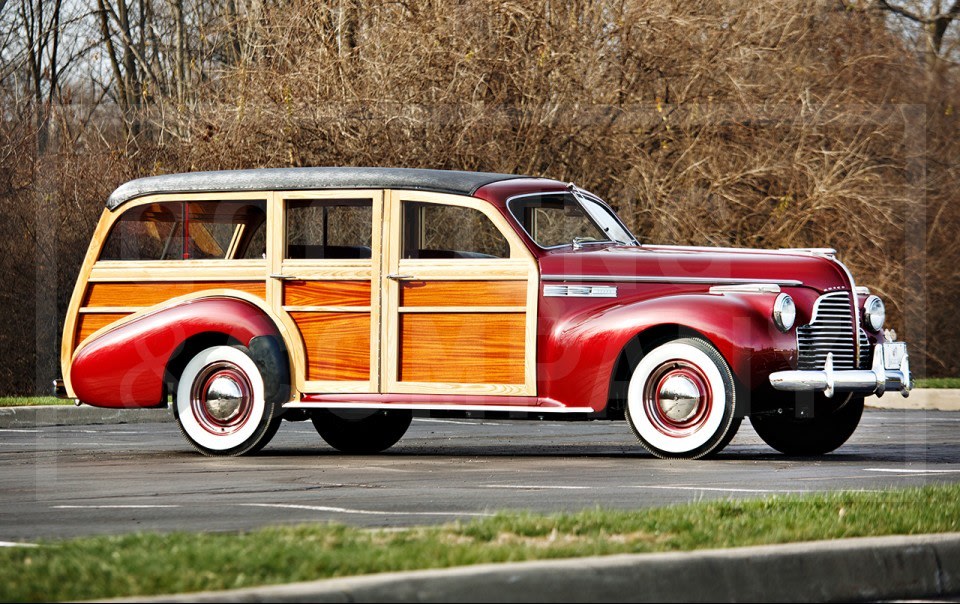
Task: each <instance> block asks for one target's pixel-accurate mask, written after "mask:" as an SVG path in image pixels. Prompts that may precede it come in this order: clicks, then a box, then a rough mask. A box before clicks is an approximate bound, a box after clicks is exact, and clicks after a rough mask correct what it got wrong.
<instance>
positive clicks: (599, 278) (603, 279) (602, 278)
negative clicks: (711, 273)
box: [540, 275, 803, 287]
mask: <svg viewBox="0 0 960 604" xmlns="http://www.w3.org/2000/svg"><path fill="white" fill-rule="evenodd" d="M540 280H541V281H583V282H591V283H594V282H596V283H608V282H612V281H624V282H630V283H682V284H693V285H696V284H702V285H746V284H754V283H762V284H770V285H780V286H784V287H800V286H802V285H803V281H797V280H795V279H748V278H743V279H739V278H732V277H670V276H662V277H641V276H637V275H541V276H540Z"/></svg>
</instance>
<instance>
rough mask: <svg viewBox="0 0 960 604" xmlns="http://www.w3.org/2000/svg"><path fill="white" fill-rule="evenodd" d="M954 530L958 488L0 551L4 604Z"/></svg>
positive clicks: (959, 518) (959, 521)
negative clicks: (401, 527) (386, 528)
mask: <svg viewBox="0 0 960 604" xmlns="http://www.w3.org/2000/svg"><path fill="white" fill-rule="evenodd" d="M250 513H255V510H254V509H251V512H250ZM954 531H960V485H957V484H953V485H937V486H927V487H924V488H917V489H905V490H891V491H883V492H841V493H830V494H817V495H811V496H802V497H801V496H777V497H769V498H765V499H759V500H746V501H733V500H723V501H714V502H706V503H697V504H690V505H680V506H672V507H667V508H657V509H642V510H635V511H614V510H601V509H596V510H590V511H583V512H578V513H572V514H559V515H549V516H544V515H536V514H528V513H502V514H498V515H496V516H495V517H491V518H485V519H481V520H477V521H473V522H469V523H454V524H447V525H443V526H434V527H420V528H413V529H405V530H400V531H395V530H389V531H380V530H372V531H371V530H364V529H359V528H353V527H347V526H343V525H337V524H316V525H301V526H289V527H271V528H264V529H261V530H256V531H252V532H249V533H243V534H223V533H217V534H209V533H203V534H194V533H173V534H136V535H125V536H115V537H94V538H83V539H72V540H69V541H62V542H51V543H45V544H41V546H40V547H36V548H5V549H3V550H0V600H3V601H41V600H66V599H69V600H77V599H89V598H108V597H115V596H135V595H148V594H164V593H177V592H190V591H200V590H213V589H230V588H238V587H249V586H256V585H267V584H276V583H287V582H291V581H305V580H311V579H320V578H325V577H342V576H349V575H359V574H366V573H376V572H385V571H401V570H413V569H423V568H440V567H450V566H460V565H467V564H478V563H484V562H507V561H519V560H534V559H545V558H567V557H572V556H589V555H598V554H615V553H628V552H629V553H640V552H663V551H686V550H694V549H701V548H717V547H737V546H745V545H757V544H769V543H785V542H793V541H809V540H815V539H835V538H843V537H861V536H869V535H891V534H923V533H938V532H954Z"/></svg>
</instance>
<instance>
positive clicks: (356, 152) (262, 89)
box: [0, 0, 960, 394]
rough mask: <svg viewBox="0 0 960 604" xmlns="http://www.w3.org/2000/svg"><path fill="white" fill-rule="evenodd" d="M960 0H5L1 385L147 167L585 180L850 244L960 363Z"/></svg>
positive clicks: (915, 323) (638, 227) (628, 207)
mask: <svg viewBox="0 0 960 604" xmlns="http://www.w3.org/2000/svg"><path fill="white" fill-rule="evenodd" d="M958 21H960V0H957V1H956V2H947V1H945V0H917V1H915V2H911V1H909V0H904V1H902V2H899V1H895V0H876V1H875V0H859V1H858V0H844V1H839V0H831V1H821V2H800V3H786V2H780V1H777V0H768V1H762V2H751V3H743V2H736V1H732V0H694V1H689V0H687V1H684V2H680V1H677V2H663V1H661V0H656V1H654V0H632V1H630V0H619V1H614V0H580V1H575V2H552V1H547V0H541V1H539V2H507V1H497V2H490V1H488V0H407V1H400V2H397V1H379V0H340V1H332V2H317V1H312V0H0V216H2V218H0V274H2V276H3V281H4V283H3V287H2V288H0V308H2V309H3V312H4V321H3V322H2V323H0V358H3V359H4V361H3V363H0V392H3V393H7V394H14V393H28V392H33V391H35V390H37V389H42V390H45V389H46V388H47V384H48V383H49V380H50V379H52V378H53V377H55V375H56V374H57V373H58V371H59V368H58V366H57V361H56V359H57V356H58V350H59V334H60V322H62V317H63V313H64V310H65V307H66V303H67V301H68V299H69V296H70V293H71V291H72V287H73V282H74V279H75V277H76V271H77V268H78V266H79V263H80V261H81V260H82V256H83V254H84V252H85V250H86V245H87V242H88V239H89V236H90V233H91V232H92V229H93V226H94V224H95V222H96V220H97V218H98V216H99V214H100V212H101V211H102V207H103V205H102V204H103V201H104V200H105V198H106V196H107V195H108V194H109V193H110V191H112V190H113V189H114V188H115V187H116V186H117V185H119V184H120V183H122V182H123V181H125V180H128V179H130V178H134V177H137V176H143V175H148V174H157V173H167V172H177V171H186V170H205V169H221V168H241V167H266V166H300V165H390V166H407V167H432V168H449V169H468V170H491V171H503V172H515V173H527V174H533V175H543V176H550V177H555V178H559V179H565V180H573V181H575V182H577V183H578V184H581V185H583V186H585V187H586V188H588V189H590V190H593V191H594V192H596V193H598V194H600V195H601V196H603V197H605V198H607V199H608V200H610V201H611V202H612V203H613V204H614V205H616V206H618V208H619V210H620V212H621V215H622V216H623V217H624V219H625V220H626V221H627V222H628V224H629V226H631V228H633V229H634V231H635V232H636V233H637V234H638V236H639V237H640V238H641V239H642V240H644V241H648V242H664V243H692V244H699V245H737V246H756V247H800V246H814V247H827V246H829V247H835V248H837V249H838V250H839V251H840V257H841V259H843V260H844V261H845V262H847V263H848V264H849V265H850V268H851V269H852V271H853V273H854V275H856V276H857V278H858V280H859V281H860V283H861V284H863V285H868V286H869V287H871V289H873V290H874V291H875V292H877V293H880V294H881V295H883V296H884V297H885V298H886V300H887V301H888V316H889V317H890V318H889V323H891V324H892V325H893V326H894V327H895V328H896V329H897V331H898V333H899V335H900V336H901V337H903V338H905V339H908V340H909V341H910V342H911V345H913V346H915V347H916V348H915V350H917V351H918V354H917V356H916V365H917V366H918V368H919V369H921V371H924V372H925V373H926V374H928V375H942V374H950V375H956V374H958V373H960V361H958V359H960V337H957V336H958V335H960V334H958V330H957V329H956V327H955V316H956V315H957V314H958V312H960V298H958V293H960V279H958V277H957V271H956V267H957V266H960V238H958V237H956V230H957V226H958V224H960V204H957V203H952V202H954V201H955V199H956V196H957V191H958V190H960V168H958V161H957V158H960V142H958V140H957V136H956V134H957V132H958V122H957V119H958V118H957V110H958V108H957V107H956V103H957V100H958V99H960V82H958V78H957V59H958V58H960V44H958V39H960V23H958Z"/></svg>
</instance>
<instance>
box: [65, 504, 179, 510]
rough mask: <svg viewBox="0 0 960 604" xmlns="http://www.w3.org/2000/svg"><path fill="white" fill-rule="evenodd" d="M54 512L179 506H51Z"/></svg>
mask: <svg viewBox="0 0 960 604" xmlns="http://www.w3.org/2000/svg"><path fill="white" fill-rule="evenodd" d="M50 507H51V508H52V509H54V510H149V509H154V508H178V507H180V506H179V505H159V504H157V505H52V506H50Z"/></svg>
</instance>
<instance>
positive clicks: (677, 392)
mask: <svg viewBox="0 0 960 604" xmlns="http://www.w3.org/2000/svg"><path fill="white" fill-rule="evenodd" d="M659 394H660V396H659V397H658V398H659V401H658V403H659V405H660V410H661V411H662V412H663V414H664V415H666V416H667V417H668V418H670V420H671V421H674V422H677V423H682V422H685V421H687V420H689V419H690V418H692V417H693V416H694V415H696V413H697V410H698V409H699V408H700V401H701V396H700V389H699V388H697V385H696V384H695V383H694V382H693V380H691V379H690V378H688V377H687V376H685V375H671V376H670V377H668V378H667V379H666V380H664V381H663V384H661V385H660V393H659Z"/></svg>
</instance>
